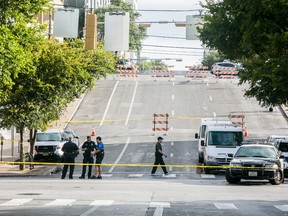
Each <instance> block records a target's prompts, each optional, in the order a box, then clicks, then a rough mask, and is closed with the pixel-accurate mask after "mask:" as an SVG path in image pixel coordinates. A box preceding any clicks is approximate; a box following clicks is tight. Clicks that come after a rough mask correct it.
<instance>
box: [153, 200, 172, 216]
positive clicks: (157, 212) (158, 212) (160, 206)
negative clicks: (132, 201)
mask: <svg viewBox="0 0 288 216" xmlns="http://www.w3.org/2000/svg"><path fill="white" fill-rule="evenodd" d="M150 207H154V208H155V207H156V210H155V212H154V214H153V216H162V215H163V210H164V208H170V203H168V202H151V203H150Z"/></svg>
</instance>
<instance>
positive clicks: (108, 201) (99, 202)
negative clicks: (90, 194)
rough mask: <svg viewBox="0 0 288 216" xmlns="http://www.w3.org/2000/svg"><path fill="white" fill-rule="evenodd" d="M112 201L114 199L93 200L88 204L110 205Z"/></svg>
mask: <svg viewBox="0 0 288 216" xmlns="http://www.w3.org/2000/svg"><path fill="white" fill-rule="evenodd" d="M113 203H114V200H94V201H93V202H92V203H90V204H89V205H90V206H111V205H112V204H113Z"/></svg>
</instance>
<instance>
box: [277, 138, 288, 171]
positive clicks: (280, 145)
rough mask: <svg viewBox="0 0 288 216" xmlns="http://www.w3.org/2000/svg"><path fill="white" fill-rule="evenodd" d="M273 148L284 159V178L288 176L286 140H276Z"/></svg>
mask: <svg viewBox="0 0 288 216" xmlns="http://www.w3.org/2000/svg"><path fill="white" fill-rule="evenodd" d="M275 147H276V148H277V149H278V150H279V151H280V152H281V155H283V157H284V176H288V140H287V139H283V140H278V141H276V143H275Z"/></svg>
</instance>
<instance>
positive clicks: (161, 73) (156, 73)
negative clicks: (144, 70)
mask: <svg viewBox="0 0 288 216" xmlns="http://www.w3.org/2000/svg"><path fill="white" fill-rule="evenodd" d="M173 67H174V66H167V65H155V66H152V70H151V71H150V73H151V76H152V77H153V78H154V79H155V81H156V78H160V79H161V78H168V79H169V81H170V80H171V78H173V77H174V71H173V70H172V69H171V68H173Z"/></svg>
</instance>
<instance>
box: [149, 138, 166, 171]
mask: <svg viewBox="0 0 288 216" xmlns="http://www.w3.org/2000/svg"><path fill="white" fill-rule="evenodd" d="M157 140H158V142H157V143H156V145H155V162H154V165H161V168H162V170H163V172H164V175H168V172H167V170H166V167H165V163H164V160H163V156H164V157H167V155H166V154H164V152H163V150H162V145H161V144H162V141H163V138H162V137H158V139H157ZM156 170H157V166H153V169H152V171H151V175H155V172H156Z"/></svg>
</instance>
